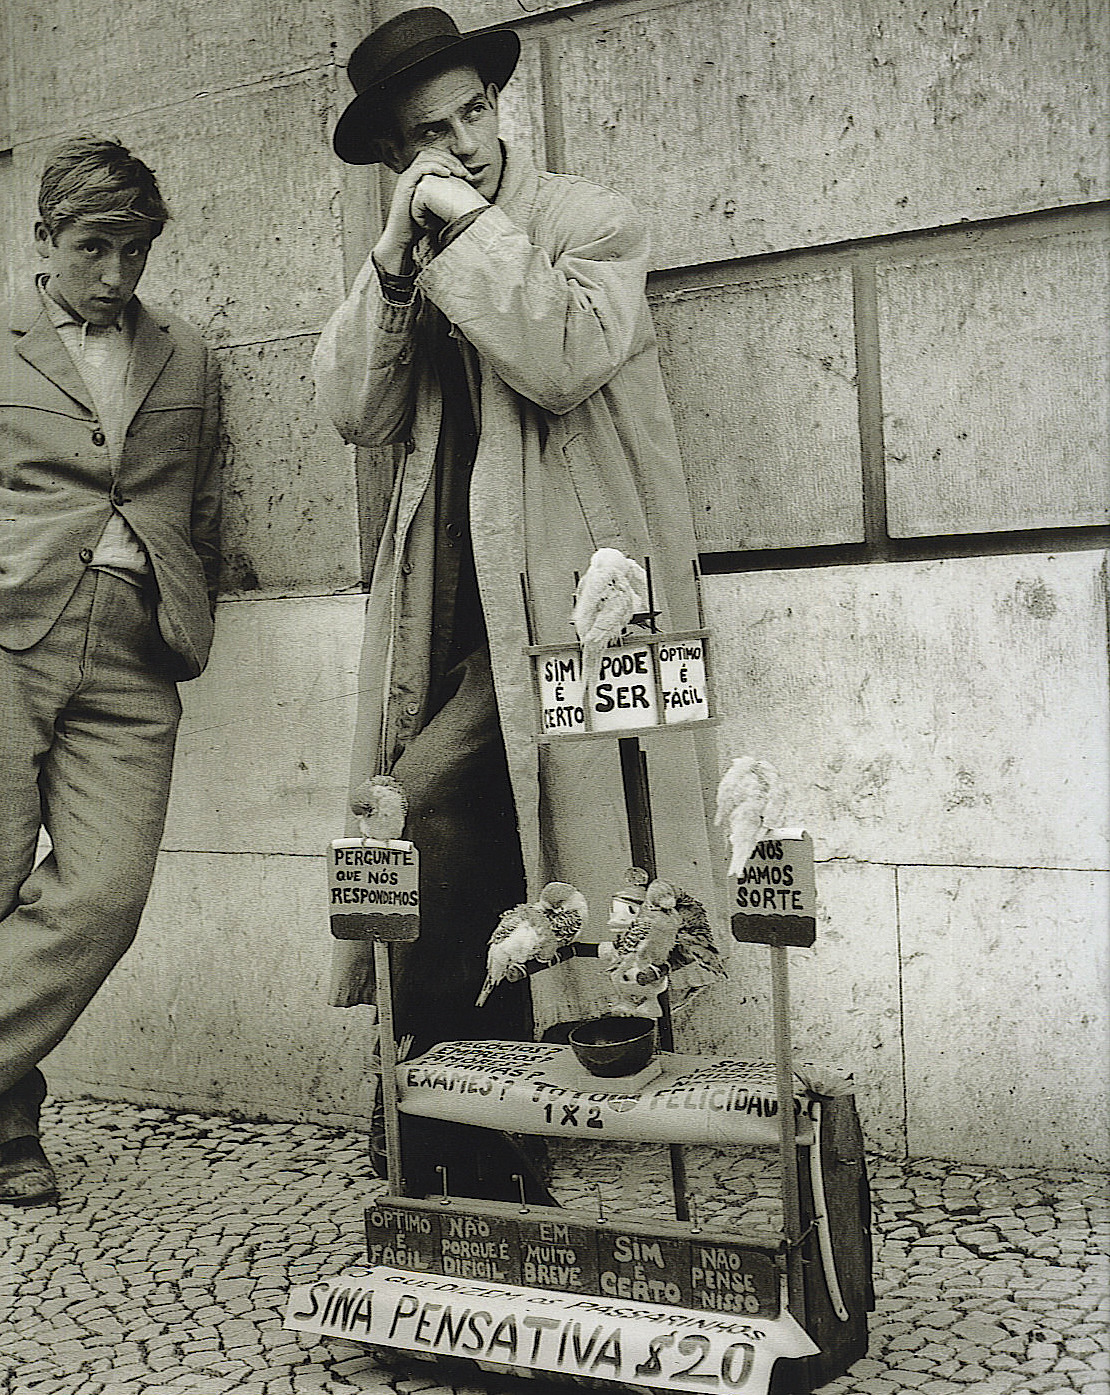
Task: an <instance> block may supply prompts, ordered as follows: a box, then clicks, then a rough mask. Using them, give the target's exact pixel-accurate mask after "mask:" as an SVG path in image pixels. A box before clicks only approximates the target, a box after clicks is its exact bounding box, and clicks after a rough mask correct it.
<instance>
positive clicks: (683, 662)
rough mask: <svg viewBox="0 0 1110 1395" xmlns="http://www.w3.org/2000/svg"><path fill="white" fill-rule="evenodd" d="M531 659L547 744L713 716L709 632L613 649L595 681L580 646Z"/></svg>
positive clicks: (535, 653) (603, 657)
mask: <svg viewBox="0 0 1110 1395" xmlns="http://www.w3.org/2000/svg"><path fill="white" fill-rule="evenodd" d="M528 652H529V654H530V655H531V656H532V664H533V675H534V680H535V688H536V695H537V701H538V706H539V723H538V725H539V732H540V739H541V740H543V741H551V740H556V739H558V738H560V737H567V736H593V735H600V734H611V733H614V732H616V733H618V734H619V733H624V732H636V731H647V730H651V729H652V728H654V727H662V726H668V727H669V726H687V725H689V724H691V723H693V722H705V721H708V720H709V719H710V718H711V717H712V711H711V705H710V697H709V671H708V651H707V636H706V633H705V631H703V630H698V631H692V632H690V633H685V634H676V635H645V636H644V637H643V638H641V639H637V640H634V641H633V640H629V641H626V642H625V643H623V644H617V645H612V646H611V647H610V648H608V649H605V650H603V651H602V653H601V654H600V656H599V658H598V660H597V665H596V668H595V669H594V671H593V672H592V673H590V674H587V673H585V671H584V667H583V660H582V650H581V649H580V648H579V647H577V646H570V645H568V646H563V647H536V648H531V649H529V651H528Z"/></svg>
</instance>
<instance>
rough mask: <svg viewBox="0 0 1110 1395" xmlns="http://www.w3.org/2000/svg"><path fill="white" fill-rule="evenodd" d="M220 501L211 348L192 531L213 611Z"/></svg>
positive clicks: (216, 386)
mask: <svg viewBox="0 0 1110 1395" xmlns="http://www.w3.org/2000/svg"><path fill="white" fill-rule="evenodd" d="M220 503H221V494H220V386H219V376H218V373H217V370H216V363H215V359H214V357H213V355H212V353H211V351H210V350H208V351H206V353H205V368H204V412H203V415H202V418H201V428H200V444H199V447H198V458H197V468H196V475H195V479H194V484H193V508H192V518H191V521H190V532H191V538H192V544H193V550H194V551H195V552H196V554H197V556H198V557H199V558H200V561H201V566H202V567H203V568H204V579H205V583H206V584H207V587H208V602H209V605H210V607H211V609H212V611H213V613H215V609H216V594H217V591H218V589H219V582H220Z"/></svg>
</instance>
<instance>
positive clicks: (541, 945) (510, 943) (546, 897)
mask: <svg viewBox="0 0 1110 1395" xmlns="http://www.w3.org/2000/svg"><path fill="white" fill-rule="evenodd" d="M587 919H588V911H587V908H586V898H585V897H584V896H583V895H582V893H581V892H580V891H579V890H577V888H575V887H573V886H571V884H570V883H569V882H548V883H547V885H546V886H545V887H544V888H543V890H542V891H541V892H540V894H539V896H538V897H537V898H536V900H535V901H534V902H530V903H526V904H521V905H519V906H511V907H510V908H509V909H508V910H507V911H502V913H501V918H500V920H499V921H498V922H497V925H496V926H495V927H494V930H493V934H492V935H491V936H490V937H489V948H488V950H487V951H486V978H485V982H484V983H483V984H482V988H481V992H480V993H479V994H478V998H477V1001H476V1004H475V1006H477V1007H481V1006H482V1004H483V1003H484V1002H485V1001H486V999H487V998H488V997H489V995H490V994H491V993H492V992H493V990H494V988H496V987H497V985H498V984H499V983H501V982H502V980H507V981H508V982H509V983H516V982H517V981H518V980H519V979H522V978H524V976H525V975H526V974H527V972H528V970H527V969H526V968H525V965H526V964H527V963H528V962H529V961H530V960H533V959H537V960H539V961H540V962H541V963H545V964H551V963H554V961H555V959H556V957H557V956H558V953H559V950H560V949H562V948H563V947H564V945H568V944H570V943H571V941H573V940H575V939H577V937H578V936H579V935H580V934H581V933H582V931H583V929H584V928H585V925H586V921H587Z"/></svg>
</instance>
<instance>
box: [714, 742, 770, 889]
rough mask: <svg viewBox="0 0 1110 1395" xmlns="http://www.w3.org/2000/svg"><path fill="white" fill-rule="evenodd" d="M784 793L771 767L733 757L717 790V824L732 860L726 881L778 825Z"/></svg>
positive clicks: (740, 869)
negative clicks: (721, 826)
mask: <svg viewBox="0 0 1110 1395" xmlns="http://www.w3.org/2000/svg"><path fill="white" fill-rule="evenodd" d="M785 807H786V789H785V787H784V786H783V783H782V777H781V776H780V775H779V773H778V771H777V770H776V769H775V767H774V766H773V765H768V763H767V762H766V761H765V760H755V759H753V757H751V756H737V757H736V759H735V760H734V761H733V762H732V764H731V765H730V766H729V768H728V769H727V770H726V771H725V773H724V774H723V775H722V776H721V782H720V784H719V785H718V786H717V817H716V819H715V820H714V822H715V823H717V824H723V825H724V826H725V831H726V836H727V838H728V843H729V847H730V848H731V850H732V859H731V861H730V862H729V864H728V874H729V876H730V877H739V876H740V875H742V873H743V871H744V864H745V863H746V862H747V860H748V858H749V857H751V855H752V852H753V851H754V849H755V845H756V844H757V843H758V842H759V841H760V840H761V839H763V838H766V837H767V835H768V834H769V833H770V831H771V829H773V828H778V827H780V826H781V824H782V819H783V813H784V810H785Z"/></svg>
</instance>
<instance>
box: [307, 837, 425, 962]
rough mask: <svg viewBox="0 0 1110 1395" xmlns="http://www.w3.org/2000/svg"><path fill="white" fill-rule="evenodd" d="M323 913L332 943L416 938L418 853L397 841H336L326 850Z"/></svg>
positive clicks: (418, 894)
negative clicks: (334, 941)
mask: <svg viewBox="0 0 1110 1395" xmlns="http://www.w3.org/2000/svg"><path fill="white" fill-rule="evenodd" d="M328 915H329V917H330V920H331V933H332V934H333V935H334V936H335V938H336V939H337V940H383V941H399V940H401V941H403V940H415V939H418V938H419V934H420V854H419V853H418V852H417V850H416V848H415V847H414V846H413V845H412V843H407V842H405V841H403V840H402V839H396V840H393V841H390V842H386V841H383V840H379V839H377V838H338V839H336V840H335V842H333V843H331V844H330V845H329V847H328Z"/></svg>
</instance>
